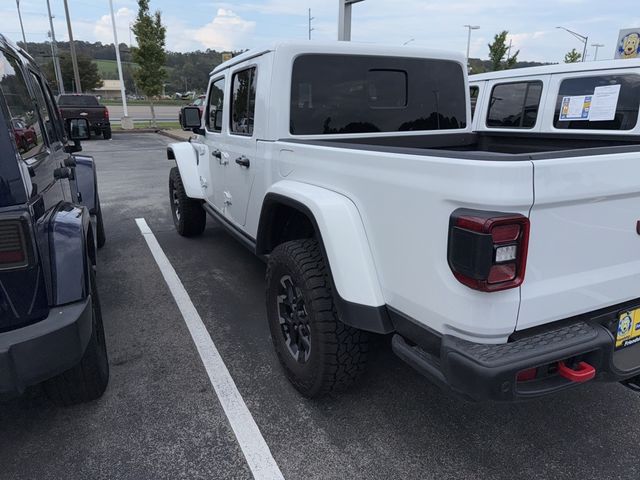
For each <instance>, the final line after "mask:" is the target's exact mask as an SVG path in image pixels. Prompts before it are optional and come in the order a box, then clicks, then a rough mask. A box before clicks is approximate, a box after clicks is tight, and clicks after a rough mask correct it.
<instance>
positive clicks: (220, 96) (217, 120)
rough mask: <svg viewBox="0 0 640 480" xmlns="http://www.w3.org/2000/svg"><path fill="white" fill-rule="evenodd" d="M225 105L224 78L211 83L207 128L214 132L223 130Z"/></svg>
mask: <svg viewBox="0 0 640 480" xmlns="http://www.w3.org/2000/svg"><path fill="white" fill-rule="evenodd" d="M223 105H224V78H221V79H220V80H216V81H215V82H213V83H212V84H211V91H210V92H209V103H208V107H207V108H208V110H209V112H208V113H207V128H208V129H209V130H210V131H212V132H220V131H222V109H223Z"/></svg>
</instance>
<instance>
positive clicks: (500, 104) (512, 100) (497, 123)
mask: <svg viewBox="0 0 640 480" xmlns="http://www.w3.org/2000/svg"><path fill="white" fill-rule="evenodd" d="M541 94H542V82H540V81H534V82H513V83H502V84H499V85H496V86H495V87H493V90H491V101H490V103H489V111H488V112H487V127H496V128H533V127H534V126H535V124H536V120H537V118H538V108H539V106H540V95H541Z"/></svg>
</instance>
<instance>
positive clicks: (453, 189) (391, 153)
mask: <svg viewBox="0 0 640 480" xmlns="http://www.w3.org/2000/svg"><path fill="white" fill-rule="evenodd" d="M638 106H639V105H638V97H636V103H635V110H634V111H631V112H630V113H629V115H633V116H634V118H635V119H636V121H637V115H638ZM182 119H183V120H182V121H183V127H184V128H185V129H193V131H194V132H195V133H196V134H197V135H196V136H195V137H193V138H192V139H191V141H189V142H182V143H173V144H171V145H170V146H169V147H168V151H167V155H168V158H169V159H170V160H174V161H175V162H176V164H177V166H176V167H175V168H173V169H172V170H171V173H170V179H169V190H170V199H171V205H172V212H173V216H174V222H175V226H176V228H177V230H178V232H179V233H180V234H181V235H184V236H193V235H197V234H199V233H201V232H202V231H203V229H204V227H205V221H206V215H207V214H208V215H211V216H212V217H214V218H215V219H217V220H218V221H219V222H220V223H221V224H222V225H223V226H225V227H226V228H227V229H228V230H229V232H231V234H233V235H234V236H235V237H237V239H239V240H240V241H241V242H242V243H243V244H244V245H246V246H247V247H248V248H249V249H250V250H251V251H252V252H254V253H255V254H256V255H259V256H261V257H262V258H264V259H265V260H266V261H267V273H266V283H267V285H266V309H267V317H268V322H269V327H270V331H271V336H272V340H273V344H274V347H275V350H276V352H277V354H278V358H279V360H280V362H281V364H282V366H283V368H284V371H285V372H286V375H287V376H288V378H289V379H290V380H291V382H292V383H293V385H295V387H296V388H297V389H298V390H299V391H300V392H301V393H303V394H304V395H306V396H309V397H315V396H318V395H322V394H325V393H327V392H330V391H333V390H336V389H339V388H342V387H345V386H347V385H349V384H350V383H351V382H352V381H353V380H354V379H355V378H356V377H357V376H358V374H359V373H360V372H361V371H362V369H363V367H364V363H365V359H366V353H367V337H368V336H369V335H370V334H372V333H373V334H393V336H392V347H393V350H394V351H395V352H396V354H397V355H398V356H399V357H401V358H402V359H403V360H405V361H406V362H407V363H409V364H410V365H411V366H412V367H414V368H415V369H417V370H418V371H419V372H421V373H422V374H424V375H425V376H426V377H428V378H429V379H430V380H431V381H433V382H435V383H437V384H439V385H440V386H442V387H444V388H447V389H449V390H451V391H452V392H455V393H456V394H458V395H461V396H463V397H465V398H467V399H472V400H477V401H481V400H496V401H512V400H522V399H528V398H534V397H538V396H542V395H546V394H551V393H554V392H557V391H560V390H563V389H567V388H570V387H573V386H577V385H579V384H582V383H584V382H586V381H589V380H594V381H595V380H600V381H609V382H614V381H623V382H626V383H627V384H629V386H631V387H634V386H637V382H636V379H635V378H634V377H636V375H638V374H640V343H636V341H638V339H640V138H636V142H635V143H634V142H631V143H630V142H629V141H628V140H629V139H628V138H626V139H625V140H624V142H622V141H621V139H620V137H615V136H611V137H606V136H602V137H601V138H600V142H599V144H598V146H597V147H593V146H591V145H589V144H587V145H586V146H585V145H583V144H581V139H580V136H574V135H572V134H571V132H567V133H566V134H564V136H561V135H560V136H558V137H557V138H556V140H555V141H554V142H549V141H548V140H546V139H538V138H536V137H534V136H531V137H529V136H527V135H523V134H522V132H519V131H517V132H515V133H513V132H510V133H495V132H473V131H472V129H471V112H470V103H469V85H468V79H467V75H466V65H465V60H464V58H463V57H462V56H460V55H457V54H452V53H448V52H437V51H428V50H423V49H418V48H409V47H381V46H379V45H356V44H352V43H330V44H316V43H285V44H279V45H277V46H274V47H273V48H267V49H264V50H256V51H249V52H245V53H243V54H242V55H240V56H238V57H235V58H233V59H231V60H229V61H227V62H225V63H223V64H221V65H219V66H218V67H216V68H215V69H214V70H213V71H212V72H211V78H210V83H209V89H208V93H207V101H206V105H205V109H204V113H203V115H202V117H200V113H199V110H198V109H197V108H187V109H185V111H184V112H183V116H182Z"/></svg>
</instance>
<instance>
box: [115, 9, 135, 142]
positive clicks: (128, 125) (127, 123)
mask: <svg viewBox="0 0 640 480" xmlns="http://www.w3.org/2000/svg"><path fill="white" fill-rule="evenodd" d="M109 10H110V11H111V26H112V27H113V43H114V45H115V47H116V64H117V66H118V78H119V79H120V95H122V110H123V113H124V117H122V118H121V119H120V126H121V127H122V128H123V129H126V130H131V129H133V122H132V121H131V120H130V119H129V111H128V109H127V93H126V92H125V88H124V79H123V78H122V62H121V61H120V44H119V43H118V34H117V31H116V16H115V15H114V13H113V0H109Z"/></svg>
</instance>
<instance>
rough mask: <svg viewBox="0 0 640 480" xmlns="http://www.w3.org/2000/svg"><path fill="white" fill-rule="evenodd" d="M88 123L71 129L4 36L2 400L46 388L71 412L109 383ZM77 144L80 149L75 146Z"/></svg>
mask: <svg viewBox="0 0 640 480" xmlns="http://www.w3.org/2000/svg"><path fill="white" fill-rule="evenodd" d="M88 136H89V125H88V123H87V120H86V119H84V118H76V119H67V120H66V123H63V122H62V119H61V118H60V114H59V112H58V109H57V106H56V104H55V101H54V100H53V96H52V94H51V90H50V89H49V86H48V84H47V82H46V80H45V79H44V76H43V75H42V73H41V72H40V70H39V69H38V68H37V66H36V64H35V62H34V61H33V59H32V58H31V57H29V56H28V54H27V53H25V52H24V51H23V50H21V49H20V48H18V47H16V46H15V45H13V44H12V43H10V42H9V41H8V40H7V39H6V38H5V37H3V36H2V35H0V394H1V395H2V396H3V397H6V396H7V395H9V396H11V395H15V394H19V393H21V392H22V391H23V390H24V389H25V388H26V387H28V386H30V385H34V384H36V383H40V382H44V383H43V385H44V388H45V390H46V392H47V393H48V395H49V397H50V398H51V399H52V400H53V401H54V402H55V403H58V404H61V405H70V404H74V403H80V402H85V401H89V400H93V399H95V398H98V397H100V396H101V395H102V394H103V392H104V391H105V389H106V387H107V383H108V380H109V364H108V358H107V350H106V345H105V338H104V331H103V328H102V318H101V314H100V303H99V301H98V292H97V289H96V280H95V270H96V249H97V248H98V247H100V246H102V245H103V244H104V242H105V236H104V227H103V224H102V213H101V211H100V201H99V198H98V190H97V183H96V171H95V165H94V162H93V159H92V158H91V157H86V156H80V155H71V153H73V152H79V151H80V150H81V147H80V142H79V140H81V139H85V138H88ZM70 140H72V141H73V142H70Z"/></svg>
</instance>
